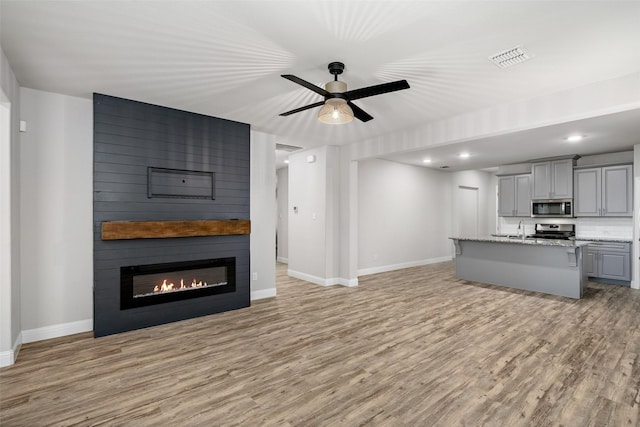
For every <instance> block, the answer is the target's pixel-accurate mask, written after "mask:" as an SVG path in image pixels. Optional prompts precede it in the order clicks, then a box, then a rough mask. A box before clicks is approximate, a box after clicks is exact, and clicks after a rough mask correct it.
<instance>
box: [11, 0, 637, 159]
mask: <svg viewBox="0 0 640 427" xmlns="http://www.w3.org/2000/svg"><path fill="white" fill-rule="evenodd" d="M0 19H1V31H0V36H1V43H2V48H3V50H4V52H5V54H6V56H7V58H8V59H9V62H10V63H11V66H12V69H13V71H14V73H15V74H16V77H17V78H18V80H19V82H20V84H21V85H22V86H25V87H30V88H34V89H40V90H45V91H52V92H57V93H62V94H68V95H72V96H80V97H87V98H89V97H91V94H92V93H93V92H99V93H104V94H108V95H113V96H119V97H124V98H129V99H134V100H139V101H144V102H149V103H153V104H159V105H165V106H170V107H173V108H178V109H183V110H187V111H193V112H197V113H202V114H207V115H211V116H216V117H222V118H226V119H230V120H236V121H240V122H245V123H249V124H251V126H252V128H253V129H255V130H258V131H262V132H267V133H271V134H275V135H276V136H277V142H279V143H284V144H290V145H297V146H302V147H305V148H306V147H312V146H318V145H325V144H336V145H341V144H348V143H352V142H357V141H361V140H364V139H368V138H372V137H375V136H378V135H382V134H387V133H393V132H397V131H401V130H404V129H409V128H415V127H418V126H421V125H424V124H425V123H429V122H433V121H436V120H442V119H444V118H447V117H451V116H456V115H460V114H464V113H467V112H472V111H477V110H480V109H483V108H488V107H491V106H494V105H497V104H504V103H509V102H514V101H517V100H522V99H527V98H532V97H535V96H540V95H544V94H550V93H554V92H557V91H561V90H565V89H569V88H574V87H579V86H582V85H587V84H590V83H594V82H599V81H604V80H608V79H613V78H616V77H620V76H623V75H626V74H631V73H634V72H638V71H640V48H639V46H640V2H638V1H627V2H619V1H594V2H585V1H545V2H539V1H505V2H499V1H469V2H463V1H409V2H402V1H346V0H344V1H253V2H248V1H238V0H235V1H93V0H91V1H56V0H49V1H14V0H0ZM516 45H523V46H524V47H525V48H526V49H527V50H528V51H529V52H531V53H532V54H533V55H535V57H534V58H533V59H531V60H530V61H528V62H525V63H522V64H519V65H516V66H514V67H512V68H509V69H500V68H498V67H496V66H495V65H494V64H492V63H491V62H489V60H488V59H487V57H488V56H490V55H493V54H495V53H498V52H501V51H503V50H506V49H510V48H512V47H514V46H516ZM332 61H342V62H344V63H345V64H346V70H345V73H344V74H343V75H342V76H340V79H341V80H343V81H345V82H347V84H348V86H349V89H356V88H360V87H364V86H369V85H374V84H379V83H384V82H389V81H395V80H400V79H406V80H408V82H409V84H410V85H411V89H409V90H404V91H400V92H395V93H389V94H385V95H380V96H376V97H371V98H365V99H361V100H358V101H355V103H356V104H357V105H358V106H360V107H361V108H363V109H364V110H365V111H367V112H368V113H370V114H371V115H373V116H374V118H375V119H374V120H372V121H370V122H368V123H361V122H359V121H357V120H356V121H354V122H352V123H350V124H347V125H339V126H332V125H325V124H321V123H319V122H318V121H317V120H316V118H315V116H316V114H317V109H313V110H309V111H305V112H302V113H298V114H295V115H291V116H288V117H279V116H278V114H279V113H281V112H285V111H288V110H291V109H293V108H297V107H300V106H304V105H307V104H310V103H313V102H316V101H320V100H321V97H320V96H319V95H317V94H315V93H313V92H311V91H309V90H307V89H304V88H302V87H300V86H298V85H296V84H294V83H292V82H290V81H287V80H285V79H283V78H281V77H280V74H294V75H296V76H298V77H300V78H302V79H305V80H307V81H310V82H312V83H314V84H317V85H318V86H323V85H324V83H326V82H327V81H329V80H331V79H332V76H331V75H330V74H329V73H328V71H327V64H328V63H329V62H332ZM566 132H580V133H583V134H586V135H587V136H588V138H586V139H585V142H584V143H582V144H576V145H574V146H568V144H566V143H564V144H558V139H559V138H560V139H561V138H562V137H564V136H566V135H565V134H566ZM638 135H640V115H639V112H638V111H631V112H626V113H619V114H616V115H611V116H606V117H600V118H596V119H590V120H587V121H582V122H575V123H574V124H565V125H556V126H553V127H548V128H540V129H533V130H529V131H525V132H520V133H518V134H510V135H503V136H499V137H495V138H491V139H487V140H482V141H468V142H466V143H465V144H466V145H467V146H465V145H464V144H456V145H449V146H442V147H436V148H433V149H431V150H429V152H414V153H403V154H395V155H390V156H387V157H386V158H388V159H390V160H395V161H402V162H407V163H412V164H420V165H424V163H422V158H424V157H425V156H430V157H432V158H433V159H434V162H433V163H432V165H431V167H440V166H442V165H445V164H446V165H448V166H450V167H451V169H450V170H459V169H469V168H484V167H491V166H496V165H498V164H504V163H514V162H519V161H523V160H528V159H532V158H540V157H550V156H552V155H561V154H590V153H597V152H605V151H618V150H624V149H630V147H632V146H633V144H636V143H640V137H639V136H638ZM463 149H466V150H468V151H469V152H470V153H471V154H472V157H471V158H470V159H467V161H465V162H464V163H462V162H460V160H459V159H456V158H455V156H454V155H455V154H457V153H458V152H459V151H462V150H463Z"/></svg>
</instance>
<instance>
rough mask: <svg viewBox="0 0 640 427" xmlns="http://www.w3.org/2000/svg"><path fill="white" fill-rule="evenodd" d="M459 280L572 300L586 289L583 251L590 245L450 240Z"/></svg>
mask: <svg viewBox="0 0 640 427" xmlns="http://www.w3.org/2000/svg"><path fill="white" fill-rule="evenodd" d="M450 239H451V240H453V243H454V245H455V248H456V277H457V278H458V279H463V280H469V281H473V282H482V283H489V284H492V285H499V286H507V287H511V288H516V289H523V290H527V291H534V292H544V293H547V294H552V295H559V296H564V297H569V298H581V297H582V294H583V293H584V290H585V288H586V286H587V272H586V269H585V268H583V252H582V250H583V248H586V246H587V245H588V244H589V242H588V241H575V240H549V239H531V238H527V239H522V238H513V237H511V238H510V237H500V236H488V237H480V238H467V237H451V238H450Z"/></svg>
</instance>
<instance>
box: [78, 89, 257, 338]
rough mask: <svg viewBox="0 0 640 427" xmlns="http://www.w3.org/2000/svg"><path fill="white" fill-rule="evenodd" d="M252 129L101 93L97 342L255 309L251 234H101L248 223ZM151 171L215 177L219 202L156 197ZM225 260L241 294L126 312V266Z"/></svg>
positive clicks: (97, 112) (97, 98)
mask: <svg viewBox="0 0 640 427" xmlns="http://www.w3.org/2000/svg"><path fill="white" fill-rule="evenodd" d="M249 132H250V128H249V125H247V124H243V123H237V122H232V121H228V120H222V119H218V118H214V117H208V116H203V115H199V114H194V113H188V112H185V111H179V110H174V109H170V108H165V107H160V106H155V105H150V104H145V103H141V102H135V101H130V100H126V99H121V98H115V97H111V96H106V95H100V94H94V198H93V202H94V203H93V204H94V208H93V211H94V218H93V220H94V335H95V336H97V337H98V336H103V335H109V334H113V333H117V332H123V331H127V330H132V329H138V328H143V327H147V326H153V325H158V324H162V323H168V322H173V321H177V320H183V319H187V318H192V317H197V316H202V315H207V314H213V313H218V312H222V311H226V310H232V309H236V308H242V307H247V306H249V304H250V289H249V272H250V266H249V235H228V236H203V237H187V238H165V239H132V240H111V241H104V240H102V239H101V233H100V229H101V223H102V222H103V221H177V220H185V221H189V220H207V219H222V220H225V219H226V220H229V219H248V218H249V155H250V151H249V142H250V134H249ZM70 167H71V166H70ZM149 168H160V169H162V168H165V169H175V170H184V171H198V172H212V173H213V174H212V175H213V177H214V179H213V182H214V194H213V198H212V197H209V198H206V197H203V198H193V197H184V198H183V197H175V196H174V197H153V194H150V193H149V186H148V180H149V175H150V174H149ZM150 196H151V197H150ZM227 257H235V258H236V268H235V271H236V290H235V292H232V293H224V294H220V295H211V296H204V297H201V298H194V299H188V300H183V301H175V302H169V303H165V304H160V305H156V306H149V307H139V308H133V309H128V310H121V308H120V300H119V298H120V267H124V266H133V265H145V264H156V263H169V262H179V261H191V260H199V259H214V258H227Z"/></svg>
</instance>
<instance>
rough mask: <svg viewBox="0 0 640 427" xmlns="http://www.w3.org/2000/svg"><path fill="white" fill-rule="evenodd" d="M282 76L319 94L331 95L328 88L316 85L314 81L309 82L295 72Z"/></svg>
mask: <svg viewBox="0 0 640 427" xmlns="http://www.w3.org/2000/svg"><path fill="white" fill-rule="evenodd" d="M281 77H284V78H285V79H287V80H291V81H292V82H294V83H298V84H299V85H300V86H304V87H306V88H307V89H309V90H312V91H314V92H315V93H317V94H318V95H322V96H327V95H329V92H327V91H326V90H324V89H322V88H321V87H319V86H316V85H314V84H313V83H309V82H308V81H306V80H302V79H301V78H300V77H296V76H294V75H293V74H281Z"/></svg>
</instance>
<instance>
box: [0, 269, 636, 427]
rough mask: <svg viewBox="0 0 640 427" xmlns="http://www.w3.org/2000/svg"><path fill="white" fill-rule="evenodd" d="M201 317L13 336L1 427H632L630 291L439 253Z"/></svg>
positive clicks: (0, 403) (0, 372) (283, 290)
mask: <svg viewBox="0 0 640 427" xmlns="http://www.w3.org/2000/svg"><path fill="white" fill-rule="evenodd" d="M277 274H278V278H277V287H278V296H277V297H276V298H271V299H266V300H260V301H256V302H254V303H253V304H252V306H251V307H249V308H246V309H242V310H236V311H232V312H227V313H220V314H216V315H212V316H207V317H202V318H198V319H191V320H186V321H182V322H177V323H174V324H171V325H162V326H157V327H153V328H148V329H143V330H138V331H131V332H127V333H124V334H119V335H114V336H109V337H103V338H99V339H94V338H92V336H91V334H78V335H74V336H69V337H62V338H57V339H53V340H47V341H41V342H36V343H30V344H25V345H24V346H23V347H22V349H21V351H20V355H19V358H18V361H17V363H16V364H15V365H13V366H10V367H6V368H2V369H0V425H2V426H3V427H4V426H63V425H64V426H68V425H80V426H118V425H122V426H130V425H135V426H147V425H148V426H157V425H193V426H198V425H212V426H217V425H221V426H222V425H224V426H228V425H229V426H233V425H238V426H258V425H259V426H358V425H368V426H369V425H371V426H377V425H380V426H402V425H410V426H418V425H419V426H422V425H429V426H447V427H448V426H455V425H472V426H476V425H483V426H505V425H509V426H531V425H562V426H586V425H594V426H596V425H597V426H602V425H611V426H614V425H615V426H619V425H625V426H635V425H639V424H638V423H639V422H640V412H639V411H640V410H639V408H640V325H639V324H640V322H638V319H639V317H640V292H638V291H637V290H632V289H629V288H624V287H619V286H609V285H603V284H599V283H589V287H588V289H587V292H586V293H585V297H584V298H583V299H581V300H572V299H567V298H562V297H557V296H550V295H543V294H536V293H531V292H526V291H520V290H514V289H509V288H502V287H498V286H491V285H485V284H480V283H473V282H467V281H462V280H457V279H455V274H454V265H453V263H450V262H449V263H442V264H434V265H429V266H423V267H414V268H409V269H405V270H401V271H394V272H387V273H381V274H375V275H370V276H364V277H360V280H359V282H360V283H359V286H358V287H356V288H345V287H340V286H335V287H322V286H316V285H312V284H309V283H307V282H304V281H301V280H297V279H293V278H290V277H288V276H287V275H286V266H284V265H282V264H279V265H278V268H277Z"/></svg>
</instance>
